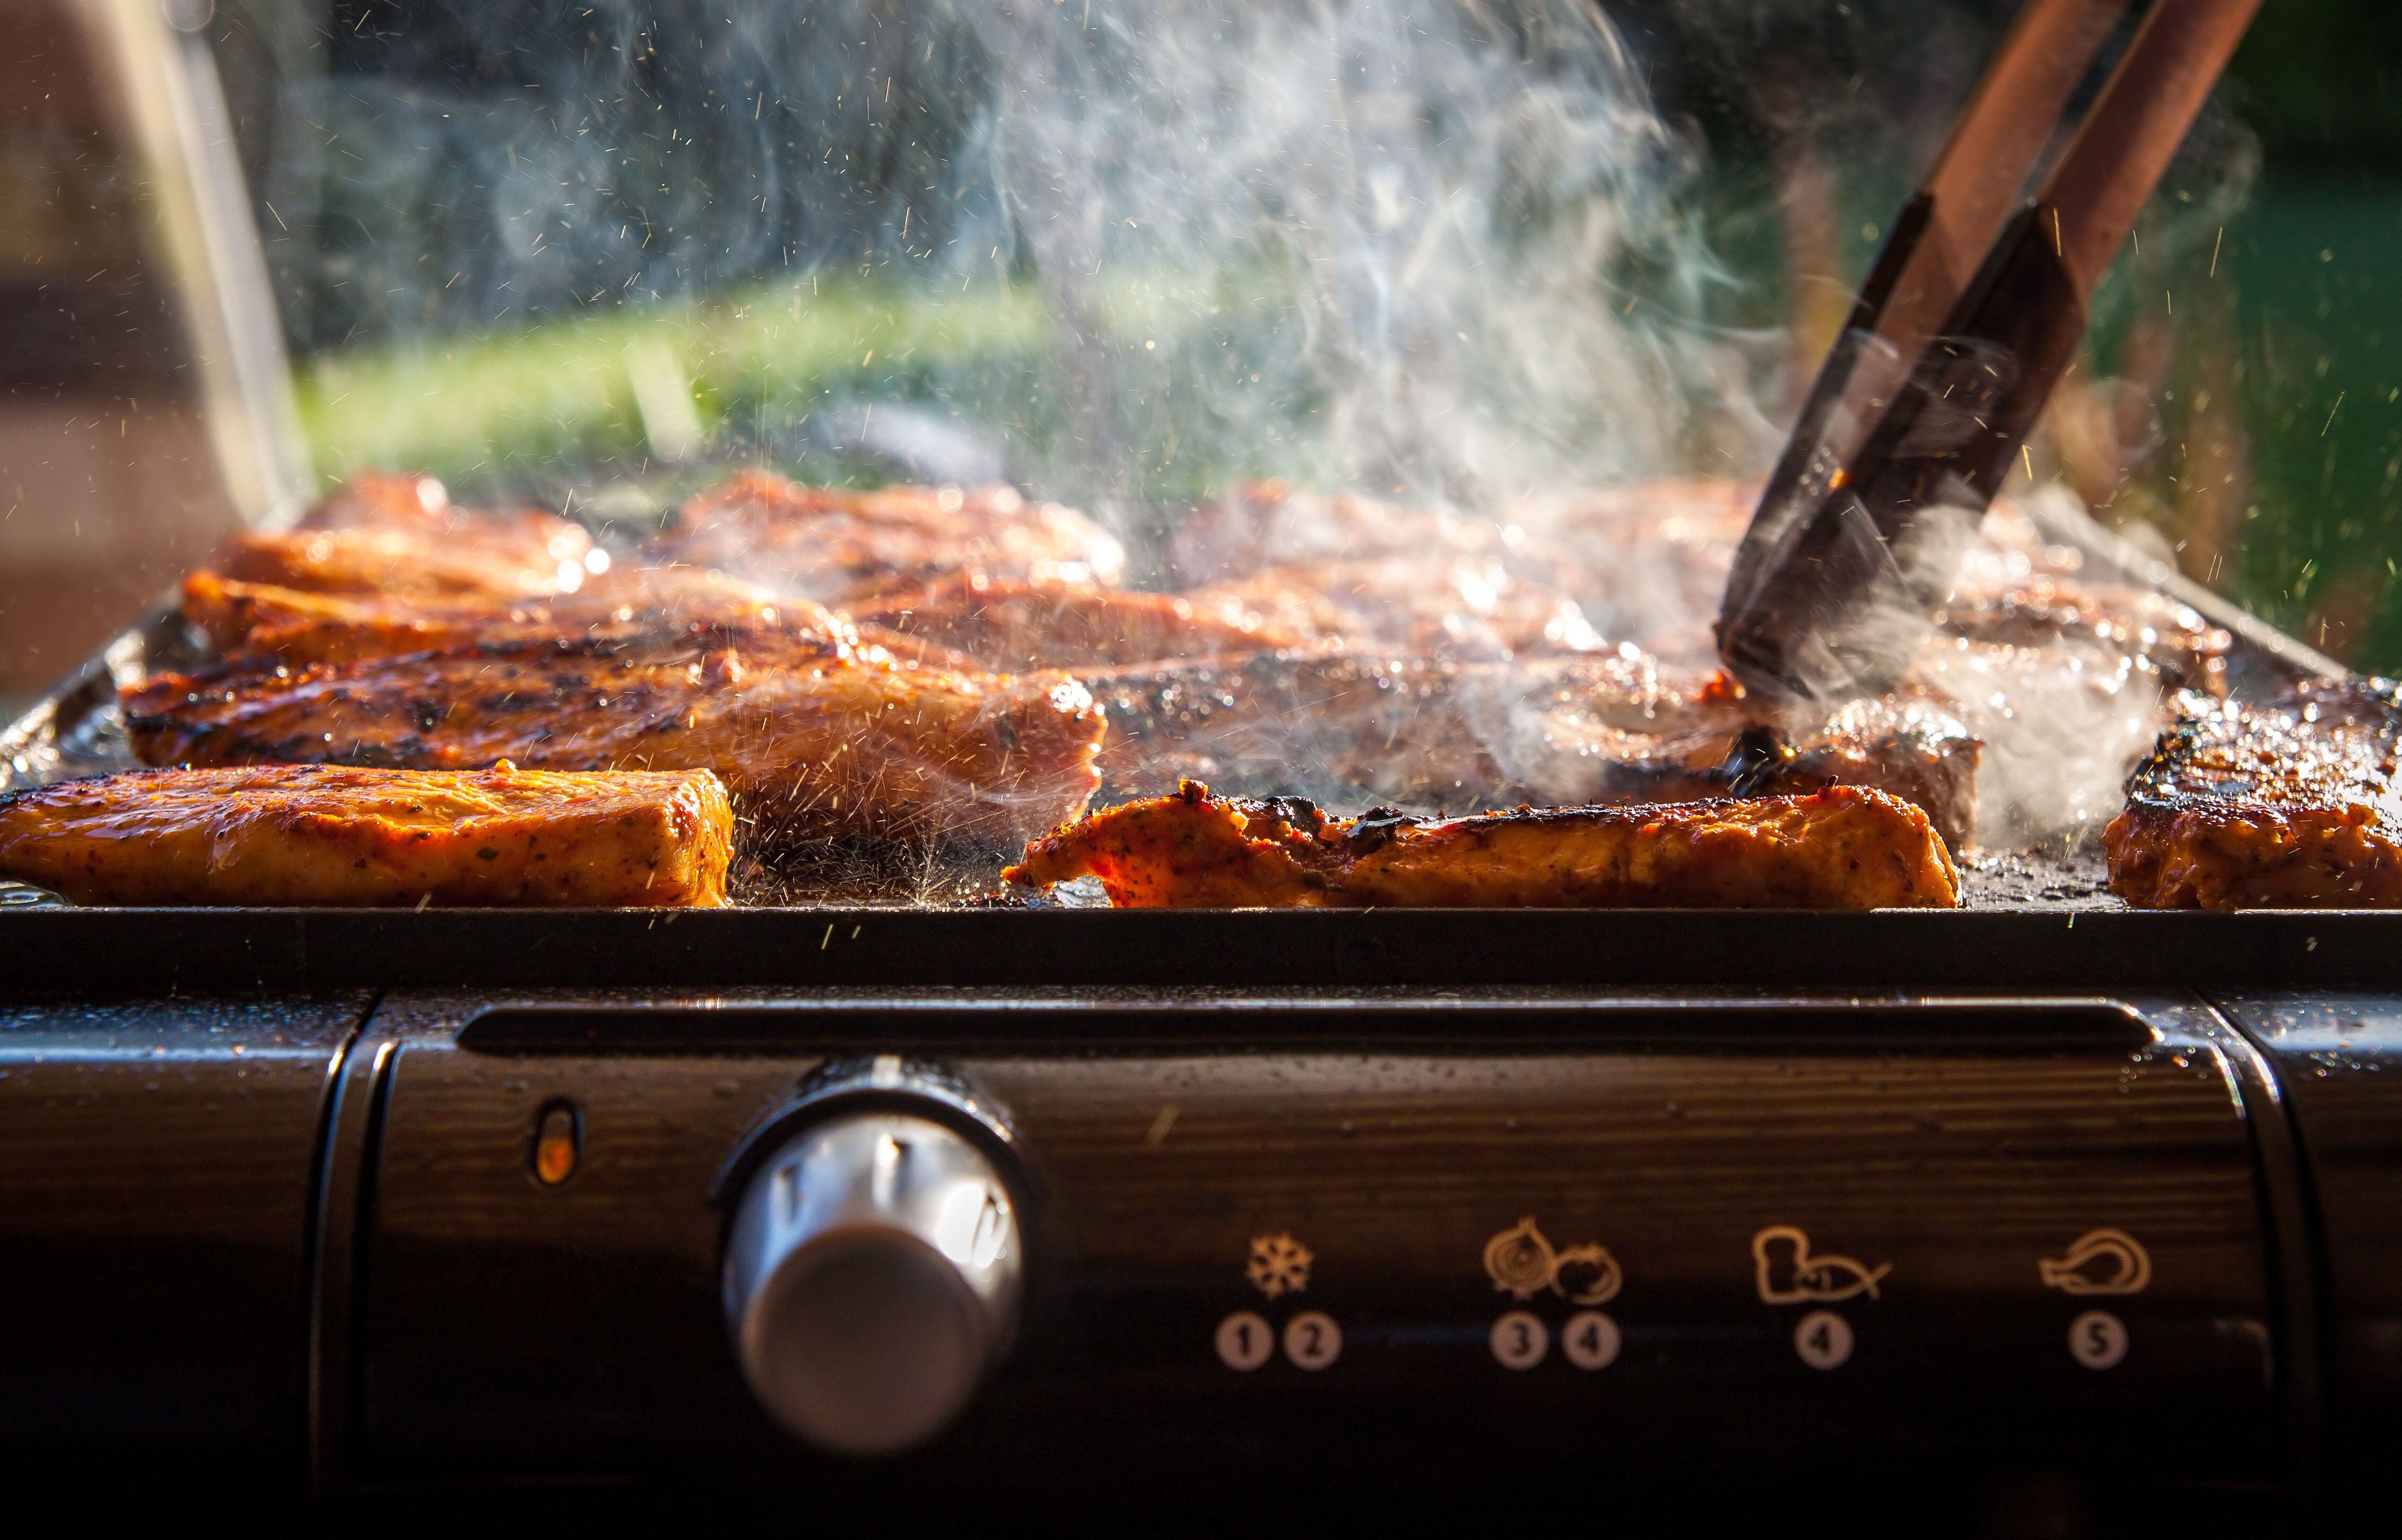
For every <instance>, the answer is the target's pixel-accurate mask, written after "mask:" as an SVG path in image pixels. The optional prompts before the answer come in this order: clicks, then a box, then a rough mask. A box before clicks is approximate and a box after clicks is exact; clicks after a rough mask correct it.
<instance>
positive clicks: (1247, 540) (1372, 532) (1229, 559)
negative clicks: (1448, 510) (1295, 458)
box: [1167, 480, 1496, 584]
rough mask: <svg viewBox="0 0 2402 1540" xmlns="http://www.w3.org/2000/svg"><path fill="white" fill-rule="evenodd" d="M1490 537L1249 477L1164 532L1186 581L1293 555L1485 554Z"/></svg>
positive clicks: (1432, 518)
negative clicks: (1173, 527)
mask: <svg viewBox="0 0 2402 1540" xmlns="http://www.w3.org/2000/svg"><path fill="white" fill-rule="evenodd" d="M1495 539H1496V537H1495V535H1494V532H1493V530H1492V529H1490V528H1489V527H1488V526H1486V525H1484V524H1483V523H1482V522H1471V521H1467V520H1455V519H1449V518H1445V517H1444V516H1442V515H1441V514H1438V513H1436V512H1434V511H1433V510H1431V509H1427V508H1402V507H1396V506H1394V505H1393V504H1391V503H1389V502H1378V501H1376V500H1375V499H1374V498H1366V497H1360V496H1357V495H1355V494H1352V493H1349V492H1344V493H1338V494H1336V495H1334V496H1332V497H1329V496H1326V495H1324V494H1322V493H1317V492H1305V491H1297V490H1295V489H1294V488H1292V487H1291V486H1289V485H1288V484H1286V483H1285V482H1283V481H1281V480H1277V481H1252V482H1246V483H1244V484H1242V485H1241V486H1238V487H1236V488H1235V489H1234V490H1232V491H1230V492H1228V493H1226V494H1225V495H1223V496H1222V497H1217V498H1213V499H1211V500H1210V501H1208V502H1204V503H1202V504H1201V505H1200V506H1198V507H1196V508H1194V510H1193V511H1192V512H1190V513H1189V514H1187V515H1185V516H1184V517H1183V518H1182V519H1181V520H1180V521H1179V522H1178V524H1177V526H1176V529H1175V532H1174V534H1173V535H1171V536H1170V537H1169V540H1168V546H1167V564H1168V567H1169V570H1170V571H1173V572H1174V573H1175V574H1176V575H1177V577H1178V578H1179V579H1180V581H1182V582H1183V583H1185V584H1209V583H1223V582H1227V581H1230V580H1233V579H1236V578H1241V577H1246V576H1249V575H1250V574H1252V573H1255V572H1259V571H1265V570H1267V569H1269V568H1275V567H1284V566H1291V565H1293V564H1296V563H1306V562H1326V561H1348V560H1358V559H1360V558H1362V557H1380V556H1394V555H1403V554H1409V553H1420V554H1423V553H1427V552H1435V553H1439V554H1441V555H1446V556H1448V555H1453V554H1460V555H1470V556H1482V555H1486V554H1489V553H1490V552H1491V550H1492V548H1493V545H1494V542H1495Z"/></svg>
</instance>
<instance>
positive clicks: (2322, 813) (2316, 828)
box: [2103, 680, 2402, 909]
mask: <svg viewBox="0 0 2402 1540" xmlns="http://www.w3.org/2000/svg"><path fill="white" fill-rule="evenodd" d="M2184 704H2185V707H2186V712H2185V717H2184V720H2183V721H2182V722H2179V723H2178V724H2177V725H2176V726H2175V727H2174V728H2172V729H2170V730H2169V731H2168V732H2167V733H2165V734H2163V735H2161V736H2160V744H2159V747H2158V748H2157V749H2154V750H2153V752H2152V754H2151V756H2150V757H2149V758H2148V759H2147V760H2145V761H2144V763H2142V764H2140V765H2138V766H2137V767H2136V770H2135V773H2134V775H2133V777H2130V778H2129V780H2128V782H2127V807H2126V811H2124V812H2122V813H2120V814H2119V816H2118V818H2114V819H2112V820H2111V823H2110V827H2109V829H2108V830H2107V831H2106V832H2105V834H2104V836H2103V845H2104V848H2105V851H2106V852H2107V853H2108V856H2109V860H2110V890H2111V891H2112V892H2114V893H2116V894H2118V895H2119V897H2120V898H2122V899H2125V900H2126V901H2128V902H2129V903H2131V904H2133V905H2135V906H2136V907H2137V908H2141V909H2249V908H2286V907H2302V908H2308V907H2314V906H2322V905H2323V906H2326V907H2333V908H2389V907H2393V906H2395V905H2402V789H2397V786H2396V781H2395V772H2396V765H2397V756H2402V684H2396V683H2395V681H2391V680H2350V681H2343V682H2340V683H2335V682H2327V683H2310V684H2304V685H2301V686H2298V687H2297V688H2296V689H2295V690H2294V691H2293V692H2292V693H2291V694H2289V695H2287V696H2286V697H2285V699H2283V700H2279V701H2276V702H2273V703H2271V704H2268V705H2257V706H2254V705H2244V704H2241V703H2238V702H2233V701H2211V700H2206V699H2203V698H2201V697H2198V696H2194V695H2188V696H2186V697H2185V698H2184Z"/></svg>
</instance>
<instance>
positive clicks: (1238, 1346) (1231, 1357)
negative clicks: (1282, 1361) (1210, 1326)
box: [1218, 1310, 1276, 1371]
mask: <svg viewBox="0 0 2402 1540" xmlns="http://www.w3.org/2000/svg"><path fill="white" fill-rule="evenodd" d="M1275 1351H1276V1333H1275V1332H1273V1331H1270V1330H1269V1329H1268V1324H1267V1322H1265V1321H1264V1320H1262V1319H1261V1318H1260V1317H1259V1315H1257V1314H1256V1313H1253V1312H1251V1311H1248V1310H1238V1311H1236V1312H1235V1313H1233V1314H1232V1315H1229V1316H1227V1317H1226V1318H1225V1319H1224V1320H1222V1321H1221V1322H1219V1323H1218V1358H1219V1361H1220V1362H1221V1363H1223V1364H1224V1365H1225V1366H1226V1367H1227V1368H1236V1369H1243V1370H1246V1371H1248V1370H1250V1369H1255V1368H1259V1367H1260V1366H1261V1365H1262V1364H1264V1363H1266V1362H1267V1361H1268V1354H1270V1353H1273V1352H1275Z"/></svg>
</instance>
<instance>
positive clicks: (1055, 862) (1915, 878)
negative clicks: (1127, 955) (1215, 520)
mask: <svg viewBox="0 0 2402 1540" xmlns="http://www.w3.org/2000/svg"><path fill="white" fill-rule="evenodd" d="M1002 877H1003V879H1004V880H1005V881H1008V882H1010V883H1014V884H1016V885H1018V886H1020V887H1049V886H1051V885H1052V884H1055V883H1061V882H1068V881H1070V880H1073V879H1076V878H1081V877H1096V878H1098V879H1099V881H1100V884H1101V887H1102V888H1103V889H1104V890H1105V891H1106V892H1107V893H1108V894H1109V897H1110V901H1111V903H1112V904H1115V905H1118V906H1120V907H1122V908H1318V907H1360V906H1380V907H1393V908H1530V907H1531V908H1637V907H1661V908H1701V909H1719V908H1733V909H1748V908H1774V909H1884V908H1904V907H1907V908H1943V907H1949V906H1952V905H1955V904H1957V903H1958V902H1959V901H1960V886H1959V873H1958V872H1957V871H1956V870H1955V869H1954V868H1953V864H1952V858H1951V856H1950V855H1949V854H1948V853H1947V852H1946V851H1945V850H1944V848H1943V842H1942V841H1941V840H1940V839H1939V838H1938V837H1937V836H1936V833H1935V831H1934V829H1933V828H1932V827H1931V826H1930V825H1929V824H1928V823H1927V821H1926V815H1925V814H1924V813H1921V812H1920V811H1919V810H1918V809H1917V808H1915V807H1912V806H1911V805H1910V804H1908V803H1905V802H1902V801H1901V800H1899V799H1898V798H1896V797H1889V796H1886V795H1885V794H1884V793H1883V792H1880V791H1862V790H1859V789H1857V788H1854V787H1830V788H1829V789H1828V790H1826V791H1820V792H1816V793H1815V794H1813V795H1811V796H1806V797H1764V798H1760V799H1757V800H1753V801H1747V802H1706V803H1688V804H1671V805H1665V806H1641V807H1554V808H1544V809H1540V810H1535V809H1525V808H1521V809H1519V810H1518V811H1516V812H1509V813H1489V814H1485V815H1483V816H1481V817H1477V818H1451V819H1445V820H1440V821H1432V822H1420V821H1419V820H1417V819H1415V818H1404V817H1401V816H1400V815H1397V814H1390V813H1387V812H1384V811H1379V812H1374V813H1371V814H1369V815H1368V816H1367V817H1365V818H1328V817H1327V816H1326V815H1325V814H1324V813H1322V812H1320V811H1319V810H1318V807H1317V806H1316V805H1315V804H1311V803H1307V802H1304V801H1301V800H1300V799H1298V798H1291V797H1279V798H1276V799H1272V800H1270V801H1266V802H1249V801H1242V800H1237V799H1233V798H1219V797H1212V796H1211V795H1210V794H1209V791H1208V788H1207V787H1205V786H1202V785H1199V784H1197V783H1195V782H1191V781H1188V782H1186V783H1185V784H1184V785H1183V786H1182V787H1181V788H1180V789H1179V791H1177V793H1176V795H1174V796H1170V797H1160V798H1155V799H1153V800H1151V801H1147V802H1137V803H1128V804H1125V805H1124V806H1120V807H1112V808H1110V809H1108V810H1107V811H1105V812H1100V813H1095V814H1093V815H1091V816H1090V817H1087V818H1084V819H1083V820H1081V821H1080V822H1077V823H1074V824H1071V825H1070V826H1068V827H1066V828H1064V829H1061V830H1059V831H1058V832H1056V833H1054V834H1052V835H1051V836H1050V837H1048V838H1047V839H1042V840H1038V841H1036V842H1034V843H1033V844H1032V845H1029V846H1027V849H1026V859H1025V860H1024V861H1023V862H1022V863H1021V864H1019V865H1016V866H1013V867H1011V868H1009V869H1008V870H1007V871H1006V872H1004V873H1002Z"/></svg>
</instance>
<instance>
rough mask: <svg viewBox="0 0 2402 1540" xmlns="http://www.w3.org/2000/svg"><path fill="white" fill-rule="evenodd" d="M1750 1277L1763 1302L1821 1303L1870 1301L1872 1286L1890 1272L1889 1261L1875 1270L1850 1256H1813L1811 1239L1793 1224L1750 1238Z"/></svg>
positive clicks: (1874, 1294)
mask: <svg viewBox="0 0 2402 1540" xmlns="http://www.w3.org/2000/svg"><path fill="white" fill-rule="evenodd" d="M1751 1260H1752V1266H1753V1271H1754V1276H1755V1277H1756V1279H1757V1280H1758V1282H1759V1285H1760V1302H1761V1303H1762V1304H1770V1305H1798V1304H1803V1303H1807V1302H1810V1301H1814V1300H1815V1301H1816V1302H1818V1303H1820V1304H1827V1303H1831V1302H1833V1301H1834V1300H1837V1299H1850V1298H1852V1297H1853V1296H1854V1295H1856V1294H1865V1295H1867V1296H1868V1297H1869V1298H1870V1299H1877V1298H1878V1297H1879V1296H1878V1294H1877V1283H1878V1281H1879V1280H1880V1279H1882V1278H1884V1275H1885V1274H1886V1273H1888V1272H1892V1271H1893V1264H1892V1263H1891V1262H1879V1263H1878V1264H1877V1265H1876V1266H1874V1267H1869V1266H1867V1265H1865V1264H1864V1263H1861V1262H1858V1261H1856V1260H1854V1259H1853V1258H1849V1257H1837V1256H1833V1255H1831V1254H1824V1255H1819V1256H1813V1255H1811V1252H1810V1237H1809V1236H1808V1235H1807V1234H1806V1233H1804V1232H1803V1231H1801V1230H1800V1229H1798V1228H1796V1227H1795V1226H1792V1225H1770V1226H1769V1227H1768V1228H1767V1229H1766V1230H1763V1231H1760V1233H1759V1234H1757V1235H1755V1236H1753V1237H1752V1238H1751Z"/></svg>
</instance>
